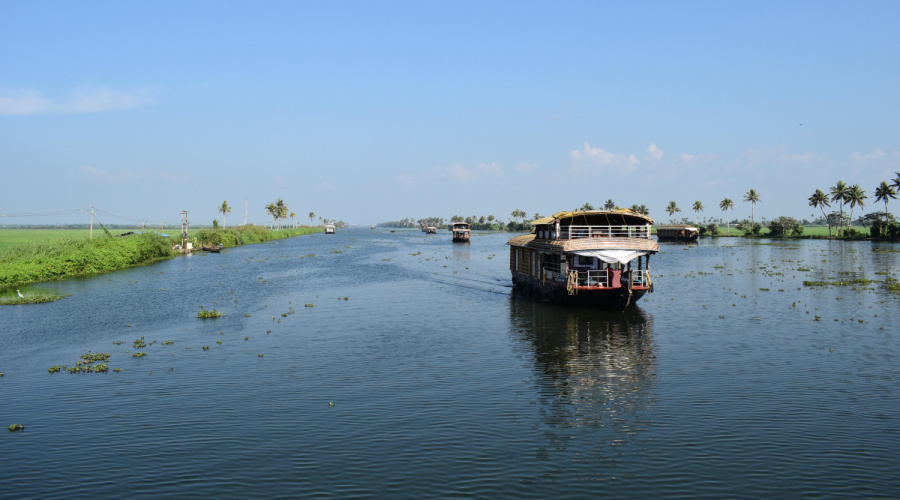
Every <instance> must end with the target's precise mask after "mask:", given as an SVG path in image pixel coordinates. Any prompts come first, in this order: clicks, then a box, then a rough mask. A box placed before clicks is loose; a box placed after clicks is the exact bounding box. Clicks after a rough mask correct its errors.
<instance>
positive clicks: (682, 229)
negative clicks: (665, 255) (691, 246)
mask: <svg viewBox="0 0 900 500" xmlns="http://www.w3.org/2000/svg"><path fill="white" fill-rule="evenodd" d="M656 237H657V239H658V240H659V241H697V238H698V237H700V230H699V229H697V228H696V227H694V226H690V225H688V224H668V225H666V226H659V227H658V228H656Z"/></svg>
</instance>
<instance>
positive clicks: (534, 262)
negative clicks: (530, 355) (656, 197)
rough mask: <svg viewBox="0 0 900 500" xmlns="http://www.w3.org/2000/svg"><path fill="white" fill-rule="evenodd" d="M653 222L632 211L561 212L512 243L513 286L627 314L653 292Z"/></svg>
mask: <svg viewBox="0 0 900 500" xmlns="http://www.w3.org/2000/svg"><path fill="white" fill-rule="evenodd" d="M652 224H653V219H651V218H650V217H647V216H645V215H641V214H638V213H637V212H634V211H632V210H628V209H622V210H591V211H576V212H559V213H556V214H554V215H553V216H552V217H546V218H543V219H537V220H534V221H532V222H531V225H532V226H534V229H533V230H532V234H528V235H523V236H516V237H515V238H512V239H511V240H509V242H508V244H509V246H510V252H509V267H510V271H511V273H512V281H513V285H514V286H515V287H516V288H517V289H519V290H521V291H525V292H528V293H531V294H533V295H535V296H538V297H540V298H542V299H546V300H551V301H556V302H563V303H573V304H581V305H590V306H597V307H604V308H611V309H616V310H619V311H624V310H625V309H626V308H627V307H628V306H629V305H631V304H633V303H635V302H637V301H638V300H639V299H640V298H641V297H643V296H644V294H646V293H647V292H652V291H653V283H652V281H651V279H650V256H651V255H652V254H655V253H657V252H658V251H659V245H658V244H657V243H656V241H654V240H652V239H651V238H650V226H651V225H652Z"/></svg>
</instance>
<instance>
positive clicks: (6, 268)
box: [0, 225, 324, 289]
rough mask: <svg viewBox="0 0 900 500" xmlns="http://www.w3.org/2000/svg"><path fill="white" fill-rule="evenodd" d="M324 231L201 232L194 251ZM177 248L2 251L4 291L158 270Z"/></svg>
mask: <svg viewBox="0 0 900 500" xmlns="http://www.w3.org/2000/svg"><path fill="white" fill-rule="evenodd" d="M322 231H324V228H316V227H305V226H304V227H300V228H296V229H282V230H280V231H275V230H269V229H266V228H263V227H259V226H253V225H248V226H243V227H235V228H227V229H219V230H212V229H201V230H200V231H197V232H196V233H192V234H190V235H189V240H191V241H193V242H194V244H195V245H199V244H202V245H218V244H224V245H225V247H234V246H241V245H249V244H253V243H265V242H267V241H272V240H278V239H284V238H291V237H294V236H300V235H304V234H310V233H316V232H322ZM176 243H181V241H180V239H179V240H178V241H175V239H174V238H170V237H164V236H162V235H160V234H157V233H142V234H132V235H129V236H127V237H109V236H100V237H95V238H94V239H84V238H63V239H58V240H54V241H47V240H44V241H38V242H33V243H19V244H15V245H11V246H8V247H5V248H0V289H2V288H8V287H14V286H21V285H25V284H28V283H37V282H41V281H51V280H58V279H64V278H71V277H75V276H83V275H87V274H97V273H106V272H110V271H117V270H119V269H125V268H128V267H134V266H142V265H149V264H153V263H155V262H159V261H162V260H166V259H171V258H173V257H175V256H176V255H178V254H177V253H176V252H174V251H173V250H172V248H173V245H174V244H176Z"/></svg>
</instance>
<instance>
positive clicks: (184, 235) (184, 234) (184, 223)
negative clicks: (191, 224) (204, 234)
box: [181, 210, 188, 248]
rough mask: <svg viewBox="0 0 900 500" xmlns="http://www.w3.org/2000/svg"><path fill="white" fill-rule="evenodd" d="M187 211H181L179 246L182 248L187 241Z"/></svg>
mask: <svg viewBox="0 0 900 500" xmlns="http://www.w3.org/2000/svg"><path fill="white" fill-rule="evenodd" d="M187 215H188V211H187V210H182V211H181V248H184V245H185V243H186V242H187V227H188V219H187Z"/></svg>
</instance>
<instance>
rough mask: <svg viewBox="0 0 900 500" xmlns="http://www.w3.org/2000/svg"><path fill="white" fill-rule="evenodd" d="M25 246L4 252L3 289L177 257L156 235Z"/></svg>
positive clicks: (1, 264) (0, 276)
mask: <svg viewBox="0 0 900 500" xmlns="http://www.w3.org/2000/svg"><path fill="white" fill-rule="evenodd" d="M94 236H95V237H94V239H93V240H90V239H85V238H80V237H79V238H74V239H58V240H49V241H37V242H33V243H22V244H18V245H12V246H8V247H5V248H3V249H0V288H3V287H9V286H16V285H23V284H25V283H34V282H38V281H49V280H54V279H60V278H66V277H70V276H81V275H85V274H93V273H103V272H109V271H115V270H117V269H123V268H126V267H131V266H136V265H142V264H150V263H153V262H157V261H159V260H163V259H168V258H171V257H173V256H174V255H175V254H174V253H173V252H172V246H171V244H170V242H169V240H168V239H167V238H163V237H162V236H160V235H158V234H154V233H147V234H140V235H133V236H130V237H127V238H110V237H106V236H101V237H97V236H96V235H94Z"/></svg>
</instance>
